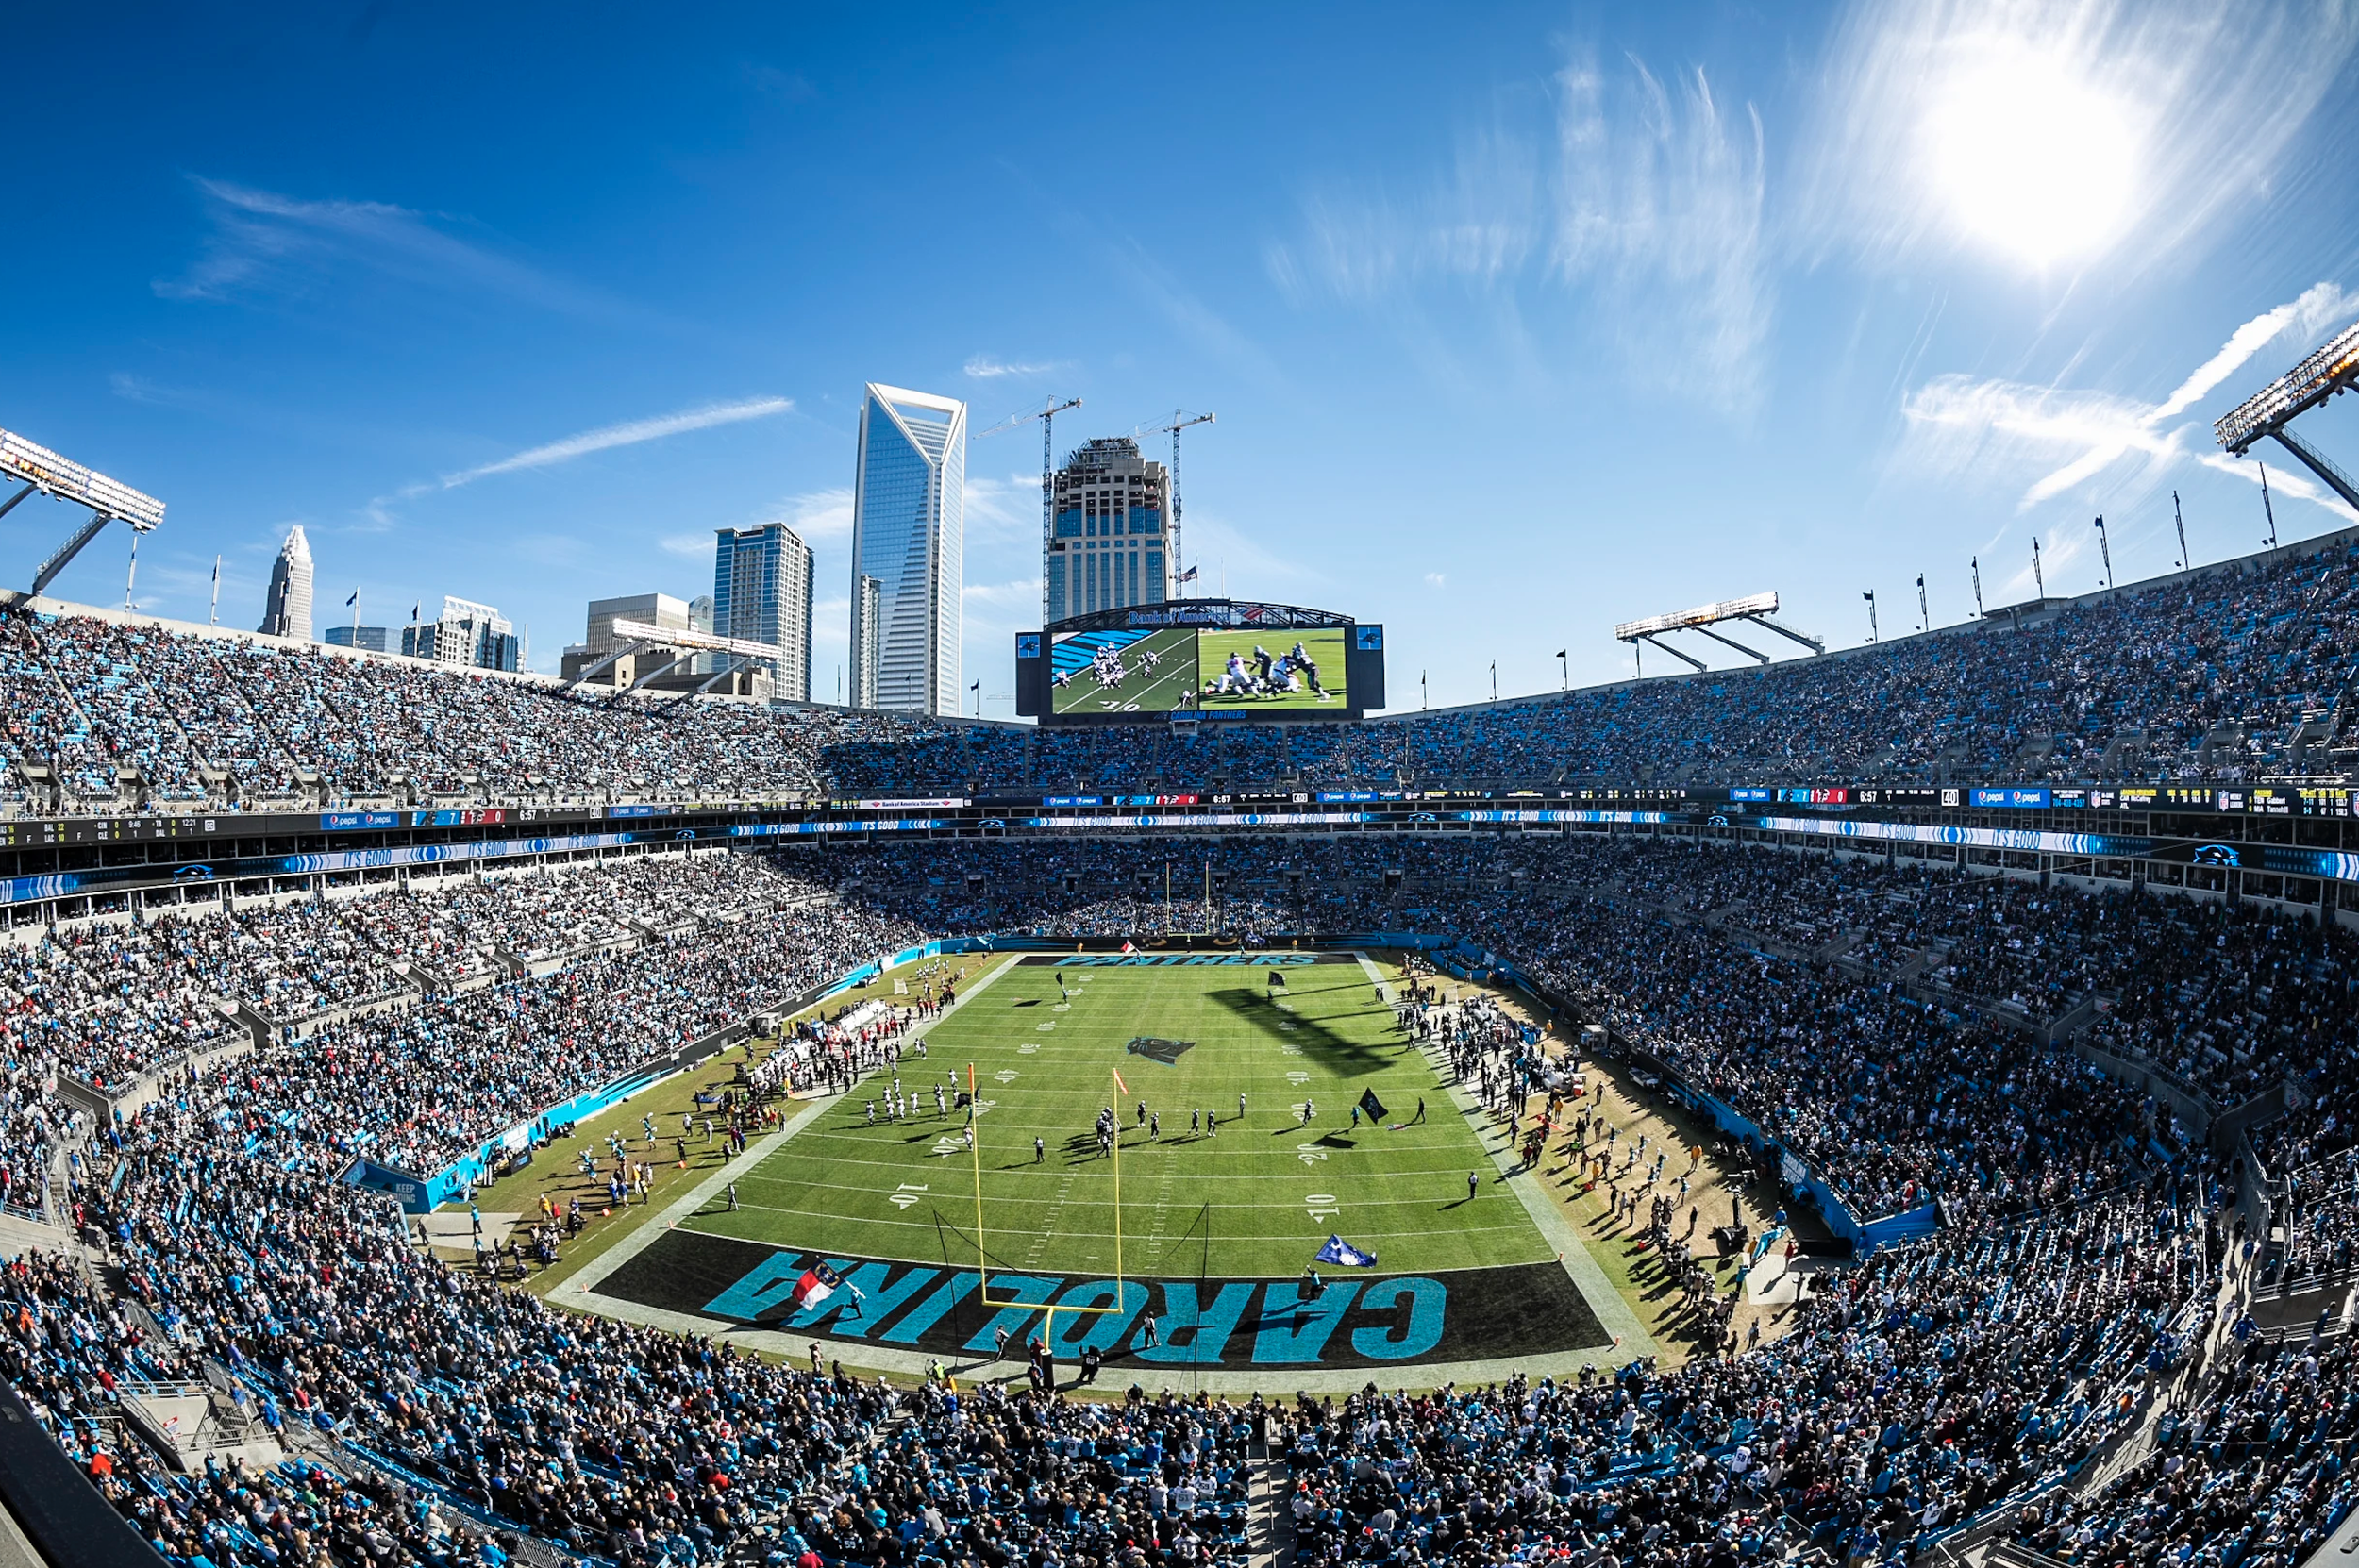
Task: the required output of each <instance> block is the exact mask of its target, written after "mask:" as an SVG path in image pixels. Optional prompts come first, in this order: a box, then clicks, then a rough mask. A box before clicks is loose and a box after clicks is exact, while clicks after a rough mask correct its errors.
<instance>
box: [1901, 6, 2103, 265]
mask: <svg viewBox="0 0 2359 1568" xmlns="http://www.w3.org/2000/svg"><path fill="white" fill-rule="evenodd" d="M1925 135H1926V142H1927V153H1928V162H1929V165H1930V175H1931V178H1932V183H1933V185H1934V187H1935V189H1936V190H1937V191H1939V192H1941V193H1942V195H1943V196H1944V197H1945V198H1946V199H1947V200H1948V203H1949V209H1950V213H1951V216H1952V218H1953V220H1954V221H1955V222H1956V224H1957V225H1958V226H1959V227H1960V228H1961V229H1962V230H1964V231H1965V232H1966V234H1967V235H1969V236H1971V237H1973V238H1974V239H1976V240H1978V241H1980V242H1983V243H1985V244H1989V245H1992V246H1995V247H1997V248H1999V249H2000V250H2004V251H2007V252H2009V253H2011V254H2013V255H2015V256H2017V257H2019V258H2021V259H2025V260H2028V261H2031V262H2033V264H2035V265H2043V266H2044V265H2047V264H2049V263H2051V262H2055V261H2060V260H2066V259H2071V258H2074V257H2080V256H2085V255H2088V254H2091V253H2093V252H2095V251H2099V250H2101V249H2103V248H2104V247H2105V246H2106V245H2107V244H2109V243H2111V242H2113V241H2114V240H2116V238H2118V237H2119V235H2120V233H2121V231H2122V229H2123V227H2124V226H2125V220H2126V219H2127V217H2128V215H2129V213H2130V211H2131V208H2132V197H2133V193H2134V186H2135V181H2136V177H2137V165H2138V137H2137V133H2136V129H2135V127H2134V126H2133V124H2132V121H2131V117H2130V115H2129V113H2128V112H2127V110H2126V109H2125V108H2124V107H2123V105H2122V104H2121V103H2120V102H2118V101H2117V100H2116V99H2115V98H2113V97H2111V96H2109V95H2107V94H2106V93H2105V92H2101V91H2100V90H2099V89H2097V88H2095V87H2093V86H2091V85H2090V84H2089V83H2088V82H2086V81H2084V80H2082V79H2079V78H2078V77H2076V76H2075V75H2073V74H2072V73H2071V72H2069V71H2068V70H2066V68H2065V67H2064V66H2063V65H2061V64H2059V63H2058V62H2057V61H2056V60H2054V59H2052V58H2048V57H2044V56H2041V55H2037V54H2033V53H2032V52H2031V51H2029V50H2027V49H2023V48H2021V47H2019V46H2017V47H2011V48H2006V49H2002V50H1998V51H1993V52H1987V53H1984V54H1983V55H1981V56H1980V58H1976V59H1975V60H1973V61H1972V62H1971V63H1970V64H1966V65H1964V66H1962V67H1961V68H1960V69H1959V70H1958V71H1957V72H1956V73H1955V74H1954V75H1952V76H1951V77H1950V78H1949V81H1948V82H1947V83H1946V84H1944V86H1943V87H1942V88H1941V90H1940V91H1939V92H1938V93H1937V95H1936V97H1935V99H1934V105H1933V108H1932V110H1931V112H1930V113H1929V114H1928V116H1927V119H1926V124H1925Z"/></svg>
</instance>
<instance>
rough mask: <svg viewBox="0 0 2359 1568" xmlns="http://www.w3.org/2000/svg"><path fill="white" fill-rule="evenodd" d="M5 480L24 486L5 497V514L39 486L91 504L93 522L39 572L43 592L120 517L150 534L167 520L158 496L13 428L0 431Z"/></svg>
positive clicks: (37, 586)
mask: <svg viewBox="0 0 2359 1568" xmlns="http://www.w3.org/2000/svg"><path fill="white" fill-rule="evenodd" d="M0 481H6V482H12V483H15V484H17V485H19V486H22V487H23V488H21V489H20V490H18V491H17V492H16V493H15V494H14V495H11V496H9V497H8V499H7V500H6V501H5V502H0V514H5V513H7V512H8V511H9V510H11V509H13V508H14V507H15V506H16V504H17V503H18V502H20V501H22V500H24V499H25V497H26V496H28V495H30V494H32V493H33V492H35V491H39V492H42V494H43V495H49V496H54V497H55V498H57V499H58V500H60V501H72V502H74V503H75V504H76V505H77V506H84V507H88V508H89V509H90V513H91V515H90V521H89V522H87V523H85V524H83V525H81V526H80V527H79V528H76V529H75V531H74V532H73V533H72V534H71V535H69V536H68V537H67V539H66V542H64V543H63V544H60V545H59V546H58V547H57V549H55V550H54V551H52V552H50V556H49V559H47V560H44V561H42V563H41V568H40V570H39V571H37V572H35V573H34V574H33V592H35V593H37V594H38V593H41V592H43V591H45V590H46V589H47V588H48V587H49V584H50V582H51V581H52V580H53V579H55V578H56V576H57V575H58V574H59V573H60V572H62V571H64V570H65V569H66V567H67V566H68V565H70V564H71V563H72V562H73V559H74V558H75V556H78V555H80V554H81V553H82V546H83V545H85V544H88V543H89V542H91V541H92V540H93V539H96V538H97V537H98V535H99V532H100V531H101V530H102V529H104V528H105V527H106V526H107V525H108V524H109V523H111V522H113V521H114V520H115V519H116V518H118V517H120V518H122V519H123V520H124V521H125V523H128V524H129V525H131V528H132V531H133V532H134V533H135V534H143V533H146V532H148V531H149V530H150V529H152V528H154V527H155V526H156V525H158V524H159V523H161V522H162V521H163V520H164V504H163V503H162V502H161V501H159V500H157V499H156V498H155V497H154V496H153V495H149V494H146V493H145V492H141V491H136V490H133V489H132V488H131V487H130V486H129V485H126V484H124V483H122V482H121V481H119V480H115V479H109V478H108V477H107V476H106V475H104V474H100V473H98V472H96V471H95V470H93V469H88V468H84V467H83V466H82V465H81V464H80V463H77V462H75V461H74V460H73V459H70V458H63V457H60V456H59V455H58V454H57V453H55V452H52V451H51V450H49V448H47V447H46V446H43V445H42V444H41V443H40V442H30V441H26V440H25V438H24V437H23V436H20V435H18V434H17V433H16V432H14V431H13V430H0Z"/></svg>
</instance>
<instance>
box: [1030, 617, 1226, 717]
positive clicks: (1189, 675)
mask: <svg viewBox="0 0 2359 1568" xmlns="http://www.w3.org/2000/svg"><path fill="white" fill-rule="evenodd" d="M1150 657H1151V658H1153V659H1155V660H1156V663H1155V664H1154V665H1153V666H1152V667H1151V668H1150V667H1149V666H1148V664H1147V659H1149V658H1150ZM1122 661H1123V668H1124V669H1125V671H1126V672H1127V675H1126V676H1125V678H1124V679H1123V681H1122V684H1120V685H1119V686H1101V685H1099V684H1098V680H1097V677H1096V676H1094V675H1092V674H1091V673H1090V672H1089V671H1088V670H1087V669H1083V670H1081V671H1079V673H1077V674H1076V675H1075V676H1074V677H1073V680H1072V682H1071V684H1069V685H1066V686H1061V687H1059V688H1057V689H1056V692H1055V693H1054V695H1053V696H1052V697H1051V698H1050V701H1049V706H1050V707H1051V708H1052V709H1055V710H1056V711H1057V712H1059V713H1163V712H1168V711H1170V710H1171V709H1174V708H1177V707H1179V706H1180V704H1182V703H1184V702H1185V701H1187V700H1188V697H1189V695H1190V693H1191V692H1193V691H1194V690H1195V686H1196V633H1195V632H1193V631H1154V632H1148V633H1147V634H1146V636H1144V637H1142V638H1140V639H1139V640H1138V641H1136V642H1131V643H1129V645H1128V646H1126V647H1125V648H1124V649H1123V650H1122Z"/></svg>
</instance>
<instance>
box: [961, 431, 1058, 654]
mask: <svg viewBox="0 0 2359 1568" xmlns="http://www.w3.org/2000/svg"><path fill="white" fill-rule="evenodd" d="M1080 406H1081V400H1080V399H1079V398H1078V397H1068V398H1066V399H1065V400H1064V401H1063V402H1062V403H1060V402H1058V401H1057V400H1056V399H1055V398H1054V397H1049V398H1046V399H1045V400H1043V402H1042V404H1041V406H1040V407H1039V408H1037V409H1026V410H1025V411H1024V412H1023V413H1020V414H1010V415H1009V416H1008V417H1007V418H1005V419H1003V420H1001V421H1000V422H999V423H998V424H996V425H993V426H992V427H991V428H990V429H988V430H985V431H984V432H983V435H984V436H995V435H997V434H998V433H999V432H1000V431H1002V430H1012V429H1014V428H1015V427H1016V426H1017V425H1024V424H1029V422H1031V421H1032V420H1035V419H1037V420H1039V421H1040V612H1041V613H1042V614H1043V615H1046V614H1047V613H1048V541H1049V539H1050V537H1051V536H1052V535H1053V534H1054V533H1055V532H1056V523H1057V499H1056V491H1055V486H1056V477H1055V476H1056V472H1057V459H1056V447H1055V445H1054V442H1053V441H1052V438H1051V437H1050V434H1049V432H1050V431H1051V430H1053V429H1054V428H1055V427H1056V423H1057V416H1058V415H1059V414H1061V413H1063V412H1064V411H1065V410H1066V409H1078V408H1079V407H1080ZM981 439H982V437H981V436H978V437H977V438H976V440H978V441H980V440H981Z"/></svg>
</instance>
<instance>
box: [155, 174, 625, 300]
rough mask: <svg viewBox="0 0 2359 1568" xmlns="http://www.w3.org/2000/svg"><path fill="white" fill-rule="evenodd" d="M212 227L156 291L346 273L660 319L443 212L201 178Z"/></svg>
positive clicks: (184, 292)
mask: <svg viewBox="0 0 2359 1568" xmlns="http://www.w3.org/2000/svg"><path fill="white" fill-rule="evenodd" d="M192 184H193V185H194V187H195V189H196V192H197V193H198V196H199V198H200V199H201V200H202V201H203V203H204V207H205V210H206V215H207V217H208V218H209V220H210V221H211V225H212V228H211V231H210V232H209V233H208V234H207V235H206V237H205V239H204V241H203V242H202V244H201V245H200V247H199V249H198V253H197V255H196V258H195V259H194V260H192V262H191V263H190V264H189V266H188V267H187V269H186V270H184V271H183V272H182V273H181V274H180V275H177V276H175V277H161V278H158V279H156V280H155V282H154V284H153V285H152V287H153V288H154V290H155V292H157V293H158V294H159V295H160V296H162V297H163V298H165V299H176V300H202V301H226V300H233V299H242V298H255V297H259V296H262V295H266V294H288V293H298V294H299V293H304V292H310V291H312V290H314V289H316V288H317V287H319V286H320V285H321V284H322V283H323V282H324V281H325V280H326V279H327V278H328V277H330V276H331V275H335V274H337V273H339V272H360V273H366V274H371V275H376V276H380V277H386V278H391V279H393V280H395V281H397V282H401V283H406V284H410V285H416V286H423V287H426V288H430V289H434V290H438V291H443V292H463V293H476V294H485V295H490V296H494V297H496V298H502V299H507V300H510V301H513V302H516V303H519V304H526V305H531V306H534V307H537V308H539V309H548V310H554V311H558V312H560V313H562V314H567V315H576V316H586V317H592V318H596V319H601V320H627V319H636V320H642V321H652V320H653V319H654V318H653V317H652V316H651V315H650V313H649V312H647V311H645V310H644V309H641V308H639V307H637V306H634V305H631V304H629V303H628V302H627V301H624V300H621V299H617V298H615V297H614V296H612V295H611V294H608V293H606V292H602V291H600V290H597V289H594V288H589V287H586V286H584V285H582V284H579V283H576V282H573V281H571V280H569V279H566V278H563V277H560V276H558V275H554V274H552V273H549V272H546V271H544V270H543V269H541V268H539V267H535V266H532V265H530V264H529V263H527V262H526V261H523V260H520V259H517V258H515V257H513V256H510V255H507V254H504V253H503V252H502V251H501V250H499V249H497V248H495V247H494V246H492V245H488V244H481V243H477V242H472V241H469V240H465V239H461V238H460V237H459V236H458V235H456V234H453V233H451V232H448V230H449V229H451V228H454V227H460V226H464V225H460V224H459V223H457V222H455V221H454V220H452V219H450V218H448V217H447V216H443V215H441V214H430V213H425V212H417V211H412V210H411V209H408V208H404V207H396V206H394V205H393V204H391V203H389V202H375V201H350V200H343V199H327V200H306V199H304V198H302V197H297V196H288V195H282V194H279V193H278V192H273V191H262V190H257V189H255V188H254V187H252V186H245V185H238V184H235V183H232V182H231V181H228V180H218V179H204V178H196V179H193V180H192Z"/></svg>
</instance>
